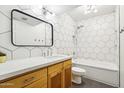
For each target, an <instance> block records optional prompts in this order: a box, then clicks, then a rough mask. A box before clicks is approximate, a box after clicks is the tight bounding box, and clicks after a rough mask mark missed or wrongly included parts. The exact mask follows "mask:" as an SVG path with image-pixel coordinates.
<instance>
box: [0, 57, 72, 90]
mask: <svg viewBox="0 0 124 93" xmlns="http://www.w3.org/2000/svg"><path fill="white" fill-rule="evenodd" d="M71 66H72V61H71V57H69V56H53V57H46V58H43V57H35V58H27V59H23V60H13V61H8V62H6V63H3V64H0V88H67V87H71ZM7 67H8V68H7Z"/></svg>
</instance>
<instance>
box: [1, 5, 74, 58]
mask: <svg viewBox="0 0 124 93" xmlns="http://www.w3.org/2000/svg"><path fill="white" fill-rule="evenodd" d="M12 9H20V10H21V8H20V7H19V6H18V5H0V51H1V52H3V53H6V54H7V58H8V60H11V59H21V58H27V57H32V56H43V52H46V51H47V50H49V48H45V47H41V48H37V47H15V46H13V45H12V43H11V31H10V30H11V20H10V18H11V17H10V13H11V10H12ZM22 11H24V12H26V13H29V14H32V15H34V16H35V14H34V12H33V11H32V10H30V9H29V10H27V9H26V10H25V9H24V10H22ZM38 17H39V18H42V19H44V17H43V16H38ZM44 20H45V19H44ZM48 21H50V22H51V23H52V24H53V26H54V46H53V47H51V49H50V50H51V51H52V52H53V53H59V54H68V55H72V53H73V41H72V35H73V33H74V31H75V23H74V21H73V20H72V19H71V17H70V16H68V15H67V14H63V15H60V16H55V18H52V19H51V20H48Z"/></svg>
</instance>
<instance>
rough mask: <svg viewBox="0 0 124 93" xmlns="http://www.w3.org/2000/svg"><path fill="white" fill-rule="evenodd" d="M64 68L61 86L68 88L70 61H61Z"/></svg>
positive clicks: (70, 75)
mask: <svg viewBox="0 0 124 93" xmlns="http://www.w3.org/2000/svg"><path fill="white" fill-rule="evenodd" d="M63 65H64V67H63V68H64V69H63V74H64V75H63V76H64V81H63V83H64V84H63V87H64V88H69V87H71V85H72V61H71V60H67V61H65V62H64V63H63Z"/></svg>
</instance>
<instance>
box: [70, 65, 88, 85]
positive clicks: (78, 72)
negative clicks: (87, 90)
mask: <svg viewBox="0 0 124 93" xmlns="http://www.w3.org/2000/svg"><path fill="white" fill-rule="evenodd" d="M85 73H86V70H85V69H82V68H79V67H72V82H73V83H76V84H81V83H82V77H83V76H84V75H85Z"/></svg>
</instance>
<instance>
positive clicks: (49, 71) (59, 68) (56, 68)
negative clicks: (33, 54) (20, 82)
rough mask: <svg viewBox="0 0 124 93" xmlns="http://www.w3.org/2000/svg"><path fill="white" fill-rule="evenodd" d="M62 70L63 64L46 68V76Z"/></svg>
mask: <svg viewBox="0 0 124 93" xmlns="http://www.w3.org/2000/svg"><path fill="white" fill-rule="evenodd" d="M62 68H63V63H58V64H55V65H52V66H50V67H48V74H50V73H53V72H56V71H59V70H62Z"/></svg>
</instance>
